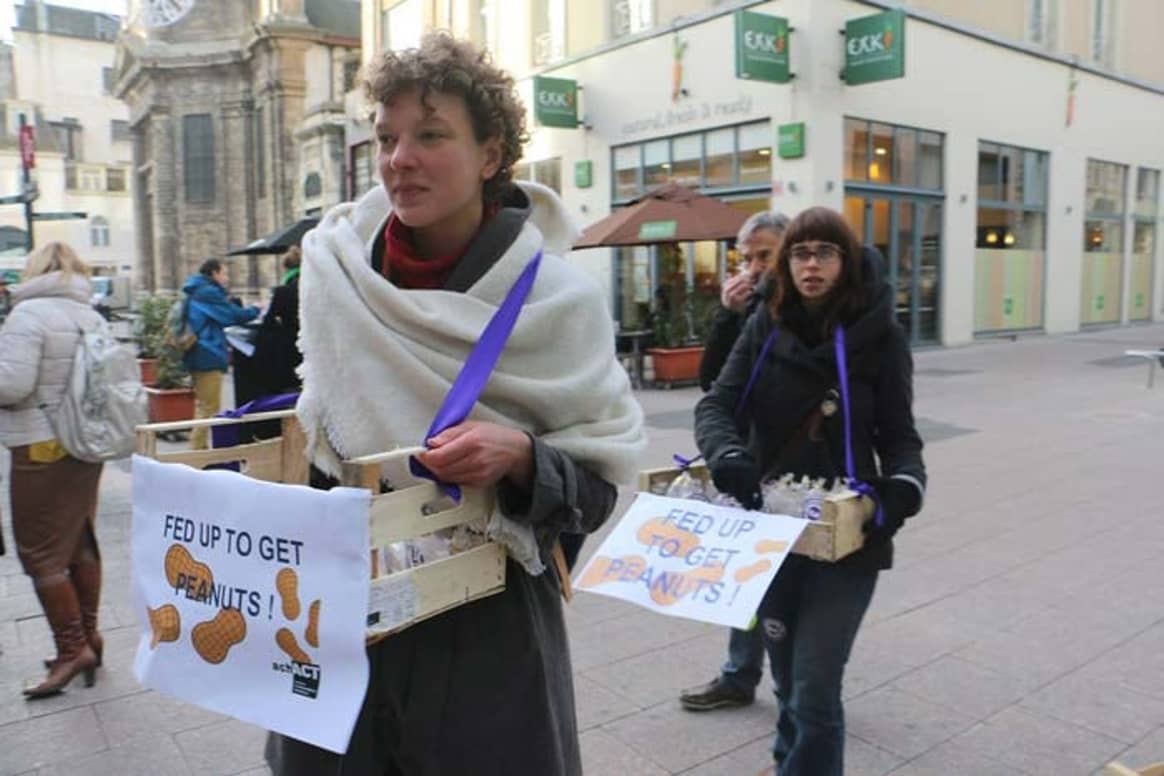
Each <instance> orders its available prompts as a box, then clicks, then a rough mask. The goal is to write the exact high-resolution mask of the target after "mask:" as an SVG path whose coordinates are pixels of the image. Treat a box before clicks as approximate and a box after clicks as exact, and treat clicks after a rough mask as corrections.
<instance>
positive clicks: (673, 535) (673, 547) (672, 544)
mask: <svg viewBox="0 0 1164 776" xmlns="http://www.w3.org/2000/svg"><path fill="white" fill-rule="evenodd" d="M635 537H636V538H637V539H638V540H639V543H640V544H645V545H646V546H647V547H654V548H655V552H658V553H660V554H664V556H665V557H671V556H675V555H686V554H687V553H689V552H691V551H692V550H694V549H695V548H696V547H698V546H699V536H697V535H696V534H694V533H692V532H691V531H685V530H683V529H682V528H679V527H678V526H676V525H674V524H672V523H668V522H667V521H666V519H665V518H662V517H656V518H653V519H651V520H648V521H647V522H645V523H643V524H642V525H641V526H639V530H638V533H636V534H635Z"/></svg>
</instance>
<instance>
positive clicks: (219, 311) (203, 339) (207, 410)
mask: <svg viewBox="0 0 1164 776" xmlns="http://www.w3.org/2000/svg"><path fill="white" fill-rule="evenodd" d="M226 283H227V277H226V267H225V266H224V265H223V263H222V262H221V261H219V260H218V259H207V260H206V261H204V262H202V266H201V267H199V269H198V274H196V275H191V276H190V277H189V278H188V279H187V280H186V282H185V283H184V284H183V285H182V291H183V293H185V294H186V295H187V296H188V297H189V299H188V304H187V308H186V319H187V321H188V322H189V324H190V329H191V330H192V331H193V332H194V333H195V334H196V335H197V336H198V343H197V344H196V345H194V347H192V348H190V350H188V351H186V355H185V356H183V357H182V361H183V363H184V364H185V365H186V369H187V370H188V371H189V372H190V376H191V377H192V378H193V379H194V401H195V408H194V417H196V418H212V417H214V416H215V415H217V414H218V410H219V408H220V406H221V404H222V375H223V373H224V372H225V371H226V368H227V365H228V363H229V362H228V359H227V349H226V333H225V332H224V331H223V329H224V328H225V327H226V326H234V325H236V324H240V323H246V322H247V321H249V320H252V319H253V318H255V317H257V316H258V314H259V308H257V307H253V306H252V307H240V306H238V305H236V304H232V303H231V301H230V299H229V298H228V297H227V295H226ZM208 438H209V434H208V432H207V429H205V428H196V429H194V433H193V434H192V435H191V442H190V443H191V445H192V446H193V448H194V449H195V450H204V449H206V447H207V446H208Z"/></svg>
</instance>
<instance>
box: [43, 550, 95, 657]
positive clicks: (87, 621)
mask: <svg viewBox="0 0 1164 776" xmlns="http://www.w3.org/2000/svg"><path fill="white" fill-rule="evenodd" d="M69 578H70V580H71V581H72V583H73V589H74V590H76V591H77V602H78V603H79V604H80V605H81V626H82V627H83V628H84V629H85V638H86V639H87V640H88V642H89V648H90V649H92V650H93V654H94V655H96V656H97V665H98V666H100V665H101V656H102V654H103V653H104V652H105V639H103V638H102V637H101V633H100V632H99V631H98V630H97V608H98V607H99V606H100V604H101V561H99V560H91V561H83V562H81V563H74V564H73V565H72V566H69ZM56 661H57V659H56V658H55V657H46V658H45V659H44V667H45V668H48V669H51V668H52V667H53V665H54V664H55V663H56Z"/></svg>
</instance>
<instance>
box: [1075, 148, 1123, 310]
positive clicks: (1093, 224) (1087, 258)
mask: <svg viewBox="0 0 1164 776" xmlns="http://www.w3.org/2000/svg"><path fill="white" fill-rule="evenodd" d="M1127 174H1128V168H1127V166H1125V165H1122V164H1113V163H1111V162H1100V161H1096V160H1094V159H1088V160H1087V190H1086V194H1085V197H1084V199H1085V202H1086V206H1087V213H1086V215H1085V218H1086V220H1085V221H1084V224H1083V282H1082V283H1081V284H1080V286H1081V289H1080V298H1079V306H1080V314H1079V319H1080V322H1081V323H1083V324H1092V323H1119V321H1120V317H1121V314H1122V307H1123V269H1124V266H1123V263H1124V262H1123V258H1124V257H1123V251H1124V211H1125V201H1124V186H1125V184H1126V182H1127Z"/></svg>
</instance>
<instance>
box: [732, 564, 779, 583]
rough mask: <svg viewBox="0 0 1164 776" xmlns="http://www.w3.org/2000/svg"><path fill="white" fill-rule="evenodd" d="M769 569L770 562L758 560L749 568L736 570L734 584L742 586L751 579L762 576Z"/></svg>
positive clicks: (770, 566)
mask: <svg viewBox="0 0 1164 776" xmlns="http://www.w3.org/2000/svg"><path fill="white" fill-rule="evenodd" d="M770 568H772V561H770V560H767V559H761V560H758V561H756V562H755V563H753V564H751V565H750V566H744V567H743V568H741V569H737V570H736V574H735V578H736V582H739V583H740V584H741V585H742V584H744V583H745V582H747V581H748V580H749V579H751V578H752V577H754V576H757V575H759V574H763V573H764V572H765V571H767V570H768V569H770Z"/></svg>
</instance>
